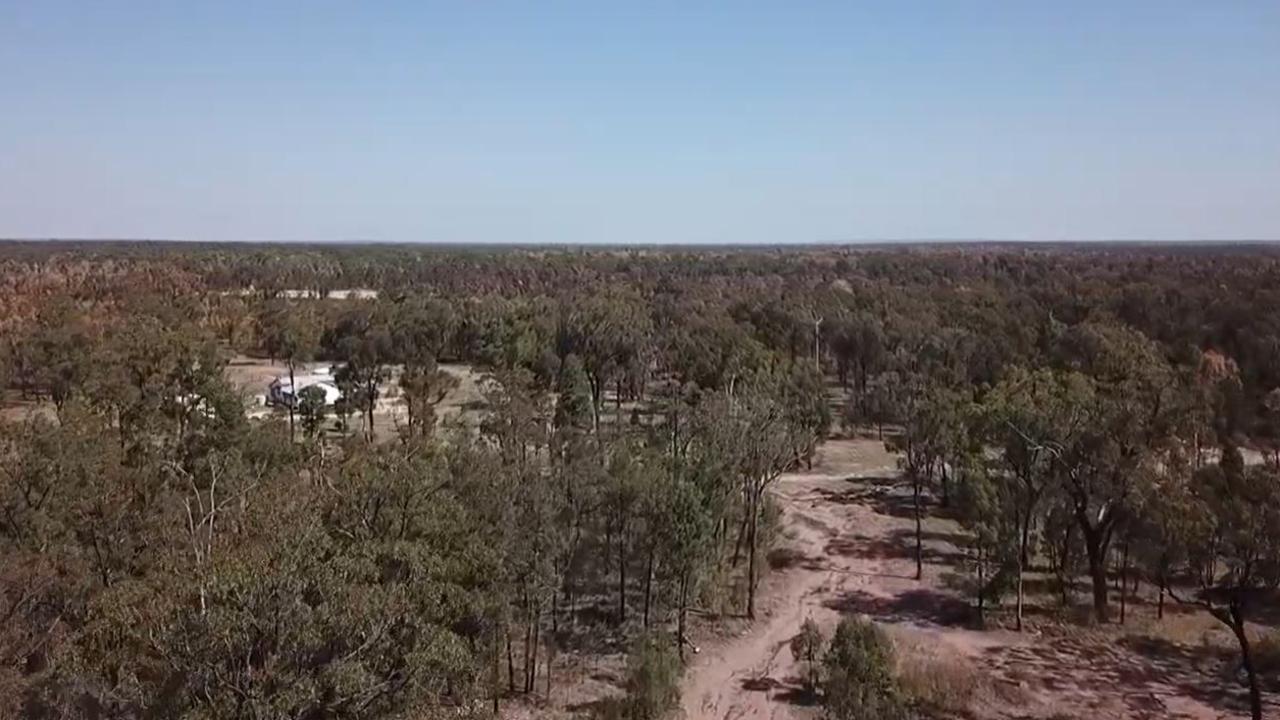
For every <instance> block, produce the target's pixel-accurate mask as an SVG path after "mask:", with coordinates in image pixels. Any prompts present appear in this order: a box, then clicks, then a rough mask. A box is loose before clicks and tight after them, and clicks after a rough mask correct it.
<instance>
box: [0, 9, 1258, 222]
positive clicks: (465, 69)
mask: <svg viewBox="0 0 1280 720" xmlns="http://www.w3.org/2000/svg"><path fill="white" fill-rule="evenodd" d="M0 236H4V237H116V238H119V237H125V238H172V239H208V240H219V239H227V240H350V239H366V240H384V241H424V242H434V241H440V242H779V243H787V242H834V241H845V240H857V239H892V238H991V239H1032V240H1037V239H1043V240H1048V239H1065V238H1071V239H1094V238H1113V239H1114V238H1130V239H1183V238H1217V239H1241V238H1280V1H1278V0H1258V1H1256V2H1246V1H1243V0H1242V1H1235V2H1233V1H1232V0H1194V1H1188V0H1162V1H1159V2H1143V1H1138V0H1108V1H1106V2H1094V1H1091V0H1070V1H1057V0H1053V1H1051V0H1010V1H1009V2H984V1H980V0H972V1H970V0H937V1H936V2H913V1H911V0H885V1H884V2H880V3H869V2H868V3H863V2H855V1H854V0H845V1H843V2H830V3H825V2H778V3H755V2H745V1H739V2H732V3H722V4H721V3H716V4H712V3H701V2H670V3H668V2H627V3H615V2H607V1H606V2H601V1H592V2H527V1H525V0H521V1H519V2H510V3H506V2H491V1H488V0H478V1H470V0H456V1H455V2H447V3H435V2H418V1H408V0H406V1H404V2H376V3H360V2H351V1H350V0H345V1H344V2H324V1H308V2H298V3H296V4H287V3H281V2H270V1H259V2H234V1H232V0H226V1H224V2H200V3H195V2H190V3H188V2H172V1H171V0H165V1H163V2H152V1H151V0H128V1H125V2H96V1H94V2H89V1H86V2H80V3H71V2H63V1H60V0H22V1H19V2H15V1H14V0H0Z"/></svg>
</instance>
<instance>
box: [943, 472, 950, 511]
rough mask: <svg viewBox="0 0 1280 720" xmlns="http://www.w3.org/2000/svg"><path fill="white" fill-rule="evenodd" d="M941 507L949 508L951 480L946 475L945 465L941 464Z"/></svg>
mask: <svg viewBox="0 0 1280 720" xmlns="http://www.w3.org/2000/svg"><path fill="white" fill-rule="evenodd" d="M942 507H944V508H948V507H951V478H950V476H949V475H948V474H947V464H946V463H945V462H944V463H942Z"/></svg>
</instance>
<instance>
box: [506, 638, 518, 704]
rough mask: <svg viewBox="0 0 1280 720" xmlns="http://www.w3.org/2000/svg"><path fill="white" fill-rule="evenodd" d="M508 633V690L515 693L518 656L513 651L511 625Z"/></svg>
mask: <svg viewBox="0 0 1280 720" xmlns="http://www.w3.org/2000/svg"><path fill="white" fill-rule="evenodd" d="M506 635H507V691H508V692H511V693H514V692H515V691H516V658H515V654H514V653H513V652H512V651H511V627H510V626H508V627H507V629H506Z"/></svg>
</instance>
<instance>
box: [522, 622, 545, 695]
mask: <svg viewBox="0 0 1280 720" xmlns="http://www.w3.org/2000/svg"><path fill="white" fill-rule="evenodd" d="M541 620H542V608H540V607H538V606H537V605H536V604H535V605H534V609H533V650H532V652H531V653H530V655H529V679H528V681H527V682H526V683H525V692H533V686H534V682H535V681H536V680H537V679H538V640H539V635H540V633H541V630H542V622H541Z"/></svg>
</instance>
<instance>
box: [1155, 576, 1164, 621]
mask: <svg viewBox="0 0 1280 720" xmlns="http://www.w3.org/2000/svg"><path fill="white" fill-rule="evenodd" d="M1164 588H1165V583H1164V575H1163V574H1161V575H1160V599H1159V600H1157V601H1156V619H1157V620H1163V619H1164Z"/></svg>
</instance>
